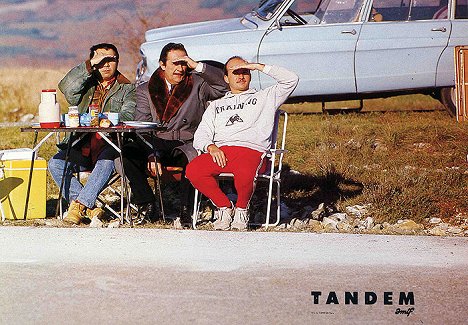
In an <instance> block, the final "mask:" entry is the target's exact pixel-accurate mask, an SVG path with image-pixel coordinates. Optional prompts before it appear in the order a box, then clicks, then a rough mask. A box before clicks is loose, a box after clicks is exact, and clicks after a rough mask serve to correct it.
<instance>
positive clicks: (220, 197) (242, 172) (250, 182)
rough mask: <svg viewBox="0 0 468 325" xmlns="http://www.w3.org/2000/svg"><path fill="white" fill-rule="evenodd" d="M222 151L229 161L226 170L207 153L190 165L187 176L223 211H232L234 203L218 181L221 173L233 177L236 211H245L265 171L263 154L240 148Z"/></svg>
mask: <svg viewBox="0 0 468 325" xmlns="http://www.w3.org/2000/svg"><path fill="white" fill-rule="evenodd" d="M220 149H221V150H222V151H223V152H224V155H225V156H226V159H227V163H226V166H225V167H224V168H222V167H220V166H218V164H216V163H215V162H214V161H213V158H212V157H211V155H210V154H209V153H204V154H202V155H200V156H198V157H196V158H195V159H194V160H192V161H191V162H190V163H189V164H188V165H187V169H186V173H185V176H186V177H187V178H188V179H189V180H190V182H192V185H193V186H194V187H195V188H197V189H198V190H199V191H200V192H201V193H202V194H203V195H205V196H206V197H207V198H209V199H210V200H211V202H213V204H214V205H216V206H217V207H218V208H223V207H231V201H230V200H229V198H228V197H227V196H226V194H224V193H223V191H221V189H220V187H219V185H218V182H217V180H216V178H215V177H216V176H218V175H219V174H221V173H232V174H233V175H234V187H235V188H236V191H237V202H236V207H238V208H242V209H246V208H247V207H248V205H249V201H250V198H251V197H252V194H253V191H254V188H255V183H254V180H255V177H256V176H257V173H259V172H260V173H261V172H263V170H264V169H265V168H266V164H262V156H263V154H262V153H261V152H259V151H256V150H253V149H250V148H245V147H237V146H223V147H221V148H220Z"/></svg>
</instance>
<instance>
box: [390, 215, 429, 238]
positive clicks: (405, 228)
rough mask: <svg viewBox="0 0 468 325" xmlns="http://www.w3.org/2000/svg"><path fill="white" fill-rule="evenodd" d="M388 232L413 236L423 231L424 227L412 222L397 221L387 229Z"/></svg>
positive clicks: (407, 220)
mask: <svg viewBox="0 0 468 325" xmlns="http://www.w3.org/2000/svg"><path fill="white" fill-rule="evenodd" d="M388 230H390V231H393V232H395V233H397V234H401V235H407V234H415V233H418V232H421V231H422V230H424V226H423V225H422V224H418V223H416V222H414V221H413V220H409V219H406V220H399V222H397V223H396V224H394V225H393V226H391V227H389V228H388Z"/></svg>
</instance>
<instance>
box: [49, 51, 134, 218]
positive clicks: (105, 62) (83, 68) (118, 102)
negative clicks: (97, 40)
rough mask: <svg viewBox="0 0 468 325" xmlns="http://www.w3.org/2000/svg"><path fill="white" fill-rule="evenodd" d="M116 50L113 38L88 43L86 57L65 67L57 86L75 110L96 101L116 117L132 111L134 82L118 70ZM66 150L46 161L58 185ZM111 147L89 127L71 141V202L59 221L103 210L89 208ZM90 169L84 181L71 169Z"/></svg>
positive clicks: (109, 168) (107, 168)
mask: <svg viewBox="0 0 468 325" xmlns="http://www.w3.org/2000/svg"><path fill="white" fill-rule="evenodd" d="M118 62H119V52H118V51H117V48H116V47H115V46H114V45H113V44H108V43H102V44H97V45H94V46H92V47H91V48H90V55H89V59H88V60H86V61H85V62H83V63H81V64H79V65H78V66H76V67H74V68H73V69H72V70H70V71H69V72H68V73H67V74H66V75H65V77H64V78H63V79H62V80H61V81H60V83H59V89H60V90H61V91H62V93H63V94H64V95H65V98H66V99H67V101H68V103H69V104H70V105H76V106H78V110H79V112H80V113H85V112H87V111H88V107H89V106H90V105H95V106H97V107H98V108H99V110H100V112H116V113H119V115H120V119H121V120H124V121H125V120H132V119H133V116H134V113H135V105H136V102H135V86H134V85H133V84H132V83H131V82H130V81H129V80H128V79H127V78H125V77H124V76H123V75H122V74H121V73H120V72H119V71H118V70H117V67H118ZM65 151H66V150H61V151H59V152H58V153H57V154H56V155H55V156H54V157H53V158H52V159H51V160H50V161H49V164H48V165H49V167H48V168H49V172H50V173H51V175H52V177H53V179H54V181H55V182H56V183H57V184H58V185H60V184H61V182H62V175H63V170H64V167H65ZM115 155H116V152H115V150H114V149H113V148H112V147H111V146H110V145H108V144H107V143H106V142H105V141H104V140H103V139H101V138H100V137H99V136H98V134H97V133H92V134H90V135H89V136H86V137H85V138H84V139H82V140H81V141H80V142H79V143H78V144H77V145H75V146H73V147H72V150H71V152H70V164H69V168H67V171H66V174H65V180H64V189H63V196H64V198H65V199H66V200H67V201H69V202H70V207H69V209H68V214H67V216H66V217H65V219H64V221H65V222H68V223H72V224H79V223H80V222H81V221H82V220H83V218H85V217H88V218H92V217H93V216H94V215H98V216H99V215H100V214H102V212H103V211H102V210H101V209H99V208H96V209H94V205H95V204H96V199H97V197H98V195H99V193H100V192H101V190H102V189H103V187H104V186H105V185H106V183H107V181H108V180H109V177H110V176H111V175H112V172H113V170H114V158H115ZM83 170H92V172H91V175H90V176H89V178H88V181H87V182H86V185H85V186H84V187H83V186H82V185H81V183H80V182H79V181H78V179H77V178H76V177H74V176H73V172H77V171H83Z"/></svg>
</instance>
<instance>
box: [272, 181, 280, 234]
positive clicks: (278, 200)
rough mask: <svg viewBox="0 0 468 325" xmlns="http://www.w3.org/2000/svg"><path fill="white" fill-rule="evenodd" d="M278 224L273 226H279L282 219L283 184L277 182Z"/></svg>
mask: <svg viewBox="0 0 468 325" xmlns="http://www.w3.org/2000/svg"><path fill="white" fill-rule="evenodd" d="M276 202H277V206H276V222H275V223H274V224H273V225H272V226H275V227H276V226H277V225H278V224H279V223H280V219H281V183H280V182H276Z"/></svg>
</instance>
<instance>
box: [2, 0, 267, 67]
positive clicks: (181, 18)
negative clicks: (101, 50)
mask: <svg viewBox="0 0 468 325" xmlns="http://www.w3.org/2000/svg"><path fill="white" fill-rule="evenodd" d="M257 2H258V1H256V0H236V1H232V0H171V1H169V0H162V1H154V0H152V1H150V0H135V1H132V0H95V1H70V0H4V1H2V3H1V4H0V21H2V25H1V27H0V65H2V66H33V67H37V66H41V67H63V66H69V65H73V64H75V63H77V62H79V61H80V60H84V59H85V58H86V56H87V53H88V49H89V47H90V46H91V45H92V44H96V43H100V42H112V43H115V44H116V45H117V46H118V47H119V49H120V51H121V52H122V53H121V57H122V64H124V65H125V66H127V67H134V66H135V64H136V62H137V61H138V59H139V55H138V45H139V44H141V42H142V41H143V39H144V31H145V30H147V29H149V28H155V27H162V26H167V25H174V24H181V23H187V22H196V21H203V20H212V19H221V18H228V17H239V16H242V15H243V14H244V13H245V12H247V11H249V10H251V9H252V8H254V7H255V5H256V4H257Z"/></svg>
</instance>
